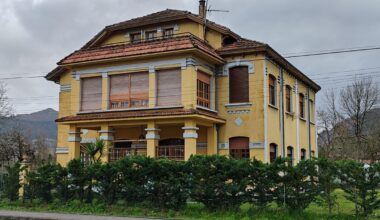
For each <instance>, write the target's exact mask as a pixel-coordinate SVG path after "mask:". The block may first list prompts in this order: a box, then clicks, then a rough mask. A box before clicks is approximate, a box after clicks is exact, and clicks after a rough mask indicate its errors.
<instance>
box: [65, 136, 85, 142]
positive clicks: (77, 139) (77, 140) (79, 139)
mask: <svg viewBox="0 0 380 220" xmlns="http://www.w3.org/2000/svg"><path fill="white" fill-rule="evenodd" d="M81 140H82V139H81V137H79V136H69V137H68V138H67V141H68V142H80V141H81Z"/></svg>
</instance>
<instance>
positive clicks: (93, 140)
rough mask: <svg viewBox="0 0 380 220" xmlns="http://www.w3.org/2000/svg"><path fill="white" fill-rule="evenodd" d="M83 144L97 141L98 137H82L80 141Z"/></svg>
mask: <svg viewBox="0 0 380 220" xmlns="http://www.w3.org/2000/svg"><path fill="white" fill-rule="evenodd" d="M80 142H81V143H82V144H89V143H95V142H96V138H82V140H81V141H80Z"/></svg>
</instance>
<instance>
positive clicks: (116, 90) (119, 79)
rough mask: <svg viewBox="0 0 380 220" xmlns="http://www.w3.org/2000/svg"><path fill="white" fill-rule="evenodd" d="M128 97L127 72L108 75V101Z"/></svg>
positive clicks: (126, 98)
mask: <svg viewBox="0 0 380 220" xmlns="http://www.w3.org/2000/svg"><path fill="white" fill-rule="evenodd" d="M128 99H129V74H123V75H114V76H111V77H110V101H111V102H113V101H115V102H117V101H122V100H128Z"/></svg>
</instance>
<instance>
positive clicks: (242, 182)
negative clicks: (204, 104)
mask: <svg viewBox="0 0 380 220" xmlns="http://www.w3.org/2000/svg"><path fill="white" fill-rule="evenodd" d="M20 169H21V168H20V166H19V165H16V167H12V168H8V171H9V173H8V175H7V177H6V179H5V183H6V185H5V187H4V189H5V192H4V193H3V195H4V196H5V197H6V198H8V199H10V200H15V199H17V192H18V189H19V188H20V187H21V186H20V185H17V184H14V183H15V180H18V178H19V176H18V175H19V172H18V171H19V170H20ZM379 171H380V164H372V165H365V164H363V163H359V162H354V161H330V160H327V159H312V160H305V161H301V162H300V163H298V164H297V165H294V166H293V165H291V163H290V161H288V160H287V159H282V158H278V159H277V160H276V161H275V162H273V163H271V164H266V163H262V162H260V161H258V160H255V159H253V160H234V159H230V158H227V157H224V156H216V155H214V156H192V157H191V158H190V159H189V160H188V161H186V162H183V161H173V160H165V159H153V158H149V157H143V156H130V157H125V158H123V159H121V160H118V161H114V162H111V163H105V164H101V163H98V162H96V163H93V164H90V165H85V164H84V163H82V162H81V161H80V160H72V161H70V162H69V164H68V165H67V167H62V166H60V165H56V164H47V165H44V166H42V167H40V168H38V169H37V170H35V171H29V172H28V173H27V176H26V184H25V185H24V187H25V193H24V197H23V200H24V201H30V202H33V200H34V199H38V200H40V201H43V202H50V201H52V200H53V199H59V200H61V201H62V202H67V201H72V200H80V201H82V202H86V203H91V202H92V201H93V200H94V199H97V200H98V201H102V202H103V203H104V204H108V205H112V204H114V203H116V202H118V201H120V200H123V201H124V202H125V203H126V204H127V205H128V204H129V205H146V206H148V207H152V208H157V209H174V210H179V209H181V208H183V207H185V206H186V204H187V202H188V201H195V202H199V203H202V204H204V205H205V207H206V208H207V209H209V210H212V211H213V210H226V209H229V210H236V209H238V208H239V207H240V205H241V204H243V203H251V204H253V205H254V206H257V207H261V208H265V207H266V206H267V205H268V204H270V203H273V202H275V203H277V204H278V205H279V206H281V207H284V208H286V209H288V210H289V211H291V212H293V211H302V210H303V209H305V208H306V207H307V206H308V205H309V204H310V203H311V202H317V203H318V204H321V205H325V206H327V207H328V208H329V210H330V211H331V209H332V208H333V207H334V205H335V197H334V196H333V195H332V193H333V191H334V190H335V189H336V188H338V187H340V188H342V189H343V190H344V191H345V192H346V194H347V198H348V199H349V200H351V201H352V202H354V204H355V207H356V209H355V211H356V215H357V216H368V215H370V214H371V213H373V211H374V210H376V209H378V208H379V207H380V199H379V198H378V196H377V193H378V191H377V189H378V187H379V183H380V175H379V174H380V172H379ZM16 182H17V181H16Z"/></svg>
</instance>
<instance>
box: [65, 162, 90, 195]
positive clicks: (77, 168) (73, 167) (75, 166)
mask: <svg viewBox="0 0 380 220" xmlns="http://www.w3.org/2000/svg"><path fill="white" fill-rule="evenodd" d="M67 171H68V176H69V183H70V185H71V186H72V187H73V192H74V196H75V197H76V198H78V199H79V200H80V201H82V202H83V201H84V199H85V187H86V184H87V182H88V177H87V170H86V168H85V165H84V163H83V162H81V161H80V160H79V159H74V160H72V161H70V162H69V163H68V164H67Z"/></svg>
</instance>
